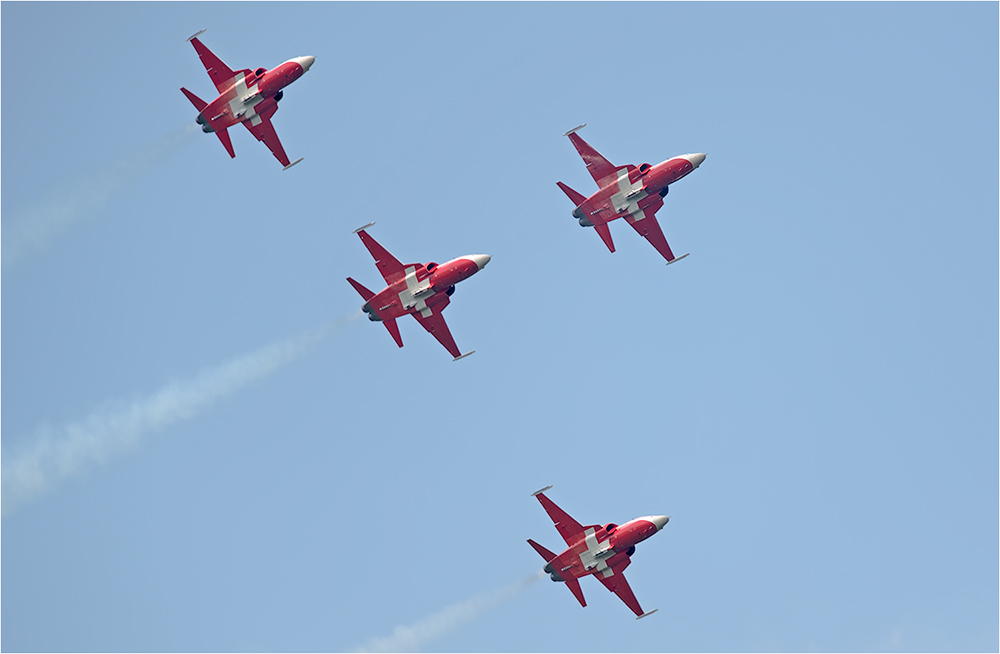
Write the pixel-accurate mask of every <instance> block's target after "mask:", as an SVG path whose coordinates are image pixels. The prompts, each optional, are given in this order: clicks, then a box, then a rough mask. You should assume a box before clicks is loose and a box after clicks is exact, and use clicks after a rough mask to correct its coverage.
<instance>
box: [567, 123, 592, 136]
mask: <svg viewBox="0 0 1000 654" xmlns="http://www.w3.org/2000/svg"><path fill="white" fill-rule="evenodd" d="M586 126H587V123H584V124H582V125H577V126H576V127H574V128H573V129H571V130H570V131H568V132H566V133H565V134H563V136H569V135H570V134H572V133H573V132H575V131H577V130H580V129H583V128H584V127H586Z"/></svg>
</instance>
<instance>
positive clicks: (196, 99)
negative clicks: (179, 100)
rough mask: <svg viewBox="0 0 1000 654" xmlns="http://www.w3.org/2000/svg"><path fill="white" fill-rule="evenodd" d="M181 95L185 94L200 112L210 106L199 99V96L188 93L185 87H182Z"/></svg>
mask: <svg viewBox="0 0 1000 654" xmlns="http://www.w3.org/2000/svg"><path fill="white" fill-rule="evenodd" d="M181 93H183V94H184V95H185V97H187V99H188V100H190V101H191V104H193V105H194V108H195V109H197V110H198V111H201V110H202V109H204V108H205V107H207V106H208V103H207V102H205V101H204V100H202V99H201V98H199V97H198V96H197V95H195V94H194V93H192V92H191V91H188V90H187V89H186V88H184V87H183V86H182V87H181Z"/></svg>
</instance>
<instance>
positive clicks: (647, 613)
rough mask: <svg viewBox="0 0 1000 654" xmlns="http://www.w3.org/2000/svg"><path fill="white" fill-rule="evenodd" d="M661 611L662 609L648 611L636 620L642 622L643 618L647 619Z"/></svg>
mask: <svg viewBox="0 0 1000 654" xmlns="http://www.w3.org/2000/svg"><path fill="white" fill-rule="evenodd" d="M659 610H660V609H653V610H652V611H646V612H645V613H643V614H642V615H640V616H639V617H637V618H636V620H642V619H643V618H645V617H646V616H647V615H653V614H654V613H656V612H657V611H659Z"/></svg>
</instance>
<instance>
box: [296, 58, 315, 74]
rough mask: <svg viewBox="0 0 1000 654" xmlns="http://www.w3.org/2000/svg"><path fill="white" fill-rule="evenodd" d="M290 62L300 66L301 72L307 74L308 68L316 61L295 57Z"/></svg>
mask: <svg viewBox="0 0 1000 654" xmlns="http://www.w3.org/2000/svg"><path fill="white" fill-rule="evenodd" d="M292 61H294V62H295V63H297V64H298V65H300V66H302V72H303V73H306V72H309V67H310V66H312V65H313V62H314V61H316V57H296V58H295V59H292Z"/></svg>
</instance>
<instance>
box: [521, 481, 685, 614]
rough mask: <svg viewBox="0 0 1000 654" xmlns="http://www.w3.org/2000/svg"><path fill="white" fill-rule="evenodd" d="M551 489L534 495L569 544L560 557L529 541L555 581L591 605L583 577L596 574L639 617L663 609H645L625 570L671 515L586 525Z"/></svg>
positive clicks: (544, 489)
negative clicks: (553, 497) (560, 503)
mask: <svg viewBox="0 0 1000 654" xmlns="http://www.w3.org/2000/svg"><path fill="white" fill-rule="evenodd" d="M550 488H552V487H551V486H546V487H545V488H543V489H542V490H540V491H537V492H534V493H532V495H534V496H535V497H537V498H538V501H539V502H541V503H542V507H543V508H544V509H545V512H546V513H548V514H549V517H550V518H552V522H554V523H556V529H557V530H558V531H559V535H560V536H562V537H563V540H565V541H566V545H568V546H569V547H567V548H566V549H565V550H564V551H563V553H562V554H560V555H558V556H556V555H555V554H553V553H552V552H550V551H548V550H547V549H545V548H544V547H542V546H541V545H539V544H538V543H536V542H535V541H533V540H531V539H530V538H529V539H528V544H529V545H531V546H532V547H534V548H535V551H536V552H538V553H539V554H541V555H542V558H543V559H545V568H544V570H545V572H547V573H549V576H551V577H552V581H561V582H564V583H565V584H566V587H567V588H569V589H570V591H571V592H572V593H573V596H574V597H576V599H578V600H579V601H580V605H581V606H587V601H586V600H585V599H583V589H581V588H580V582H579V578H580V577H583V576H586V575H595V576H596V577H597V579H598V580H599V581H600V582H601V583H602V584H604V585H605V586H606V587H607V589H608V590H610V591H611V592H612V593H614V594H615V595H617V596H618V597H619V598H621V600H622V601H623V602H625V604H626V605H627V606H628V607H629V608H630V609H632V612H633V613H635V614H636V616H638V617H636V620H638V619H639V618H645V617H646V616H647V615H650V614H653V613H656V612H657V611H658V610H659V609H653V610H652V611H649V612H648V613H643V612H642V608H640V607H639V601H638V600H636V599H635V595H633V594H632V589H631V588H629V585H628V582H627V581H625V575H623V574H622V573H623V572H624V571H625V568H627V567H628V566H629V563H631V562H632V559H631V556H632V555H633V554H635V546H636V543H640V542H642V541H644V540H646V539H647V538H649V537H650V536H652V535H653V534H655V533H656V532H658V531H660V530H661V529H663V525H665V524H667V522H668V521H669V520H670V518H669V517H668V516H665V515H648V516H645V517H642V518H636V519H635V520H629V521H628V522H626V523H625V524H623V525H616V524H613V523H608V524H606V525H604V526H603V527H602V526H601V525H590V526H587V527H583V526H581V525H580V523H579V522H577V521H576V520H574V519H573V518H571V517H570V516H569V514H567V513H566V512H565V511H563V510H562V509H560V508H559V507H558V506H556V505H555V503H554V502H553V501H552V500H550V499H549V498H547V497H545V491H547V490H549V489H550Z"/></svg>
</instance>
